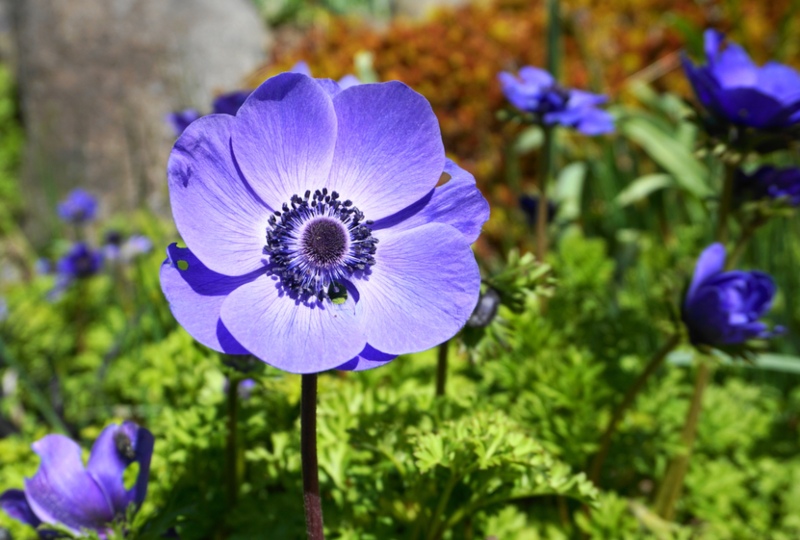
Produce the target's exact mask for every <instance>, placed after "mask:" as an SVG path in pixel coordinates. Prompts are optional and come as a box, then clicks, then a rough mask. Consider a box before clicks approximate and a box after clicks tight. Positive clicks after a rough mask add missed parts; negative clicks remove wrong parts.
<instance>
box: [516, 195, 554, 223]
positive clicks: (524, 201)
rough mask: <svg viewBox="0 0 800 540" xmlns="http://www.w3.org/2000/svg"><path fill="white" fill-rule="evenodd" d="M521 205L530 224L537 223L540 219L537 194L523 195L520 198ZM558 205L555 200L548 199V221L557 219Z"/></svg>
mask: <svg viewBox="0 0 800 540" xmlns="http://www.w3.org/2000/svg"><path fill="white" fill-rule="evenodd" d="M519 207H520V209H521V210H522V211H523V212H524V213H525V217H526V218H527V220H528V225H530V226H534V225H536V221H537V219H539V197H538V196H537V195H522V196H521V197H520V198H519ZM557 211H558V206H557V205H556V203H555V202H553V201H552V200H550V199H548V200H547V222H548V223H550V222H552V221H553V219H555V217H556V212H557Z"/></svg>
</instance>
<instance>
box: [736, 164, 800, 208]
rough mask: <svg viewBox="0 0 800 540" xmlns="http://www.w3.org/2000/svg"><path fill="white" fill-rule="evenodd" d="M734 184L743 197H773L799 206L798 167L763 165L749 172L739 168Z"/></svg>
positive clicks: (799, 178)
mask: <svg viewBox="0 0 800 540" xmlns="http://www.w3.org/2000/svg"><path fill="white" fill-rule="evenodd" d="M735 186H736V191H737V193H738V195H739V197H740V198H743V199H744V198H747V199H754V200H759V199H775V200H783V201H785V202H786V203H787V204H789V205H790V206H800V169H798V168H797V167H788V168H785V169H779V168H777V167H773V166H772V165H764V166H762V167H759V168H758V169H756V170H755V171H753V172H752V173H750V174H747V173H745V172H743V171H742V170H739V171H737V173H736V184H735Z"/></svg>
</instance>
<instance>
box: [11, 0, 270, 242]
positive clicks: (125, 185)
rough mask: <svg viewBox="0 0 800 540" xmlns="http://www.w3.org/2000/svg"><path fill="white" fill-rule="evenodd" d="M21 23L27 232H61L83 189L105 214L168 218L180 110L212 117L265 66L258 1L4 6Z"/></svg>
mask: <svg viewBox="0 0 800 540" xmlns="http://www.w3.org/2000/svg"><path fill="white" fill-rule="evenodd" d="M2 1H4V2H6V4H7V5H6V8H7V12H8V14H9V17H10V20H11V22H12V24H11V26H12V29H13V33H14V43H15V51H14V53H13V55H12V58H13V60H14V62H13V63H14V64H15V66H16V70H17V73H18V83H19V90H20V100H21V109H22V116H23V122H24V125H25V129H26V134H27V148H26V156H25V165H24V171H23V176H24V178H23V180H24V181H23V184H22V185H23V195H24V197H25V201H26V205H27V207H28V209H29V212H28V215H29V216H30V217H29V219H28V220H27V221H26V223H25V228H26V230H27V232H28V233H29V235H31V237H32V239H33V240H34V241H35V242H41V241H42V240H44V239H46V237H47V235H48V234H49V233H50V232H51V231H52V224H53V222H52V220H53V219H55V205H56V202H57V201H58V200H59V199H60V198H61V197H62V196H63V194H65V193H66V192H67V191H69V190H70V189H71V188H73V187H76V186H81V187H83V188H85V189H87V190H88V191H91V192H93V193H95V194H97V195H99V196H100V198H101V201H102V207H103V209H104V212H105V213H106V214H108V213H111V212H113V211H117V210H129V209H132V208H135V207H139V206H141V205H146V206H149V207H151V208H154V209H156V210H157V211H159V210H164V211H166V208H167V206H168V205H167V195H166V188H165V183H166V180H165V170H166V161H167V156H168V154H169V150H170V147H171V144H172V141H173V139H174V137H173V135H172V133H171V132H170V130H169V128H168V127H167V125H166V124H165V122H164V116H165V115H166V114H167V113H168V112H170V111H173V110H176V109H182V108H186V107H195V108H198V109H200V110H207V109H208V108H209V106H210V102H211V100H212V98H213V96H214V95H215V94H216V93H218V92H220V91H227V90H233V89H237V88H238V87H239V85H240V84H241V82H242V79H243V78H244V76H245V75H247V74H248V73H249V72H251V71H252V70H253V69H254V68H255V67H257V66H258V65H259V64H260V63H262V62H263V59H264V57H265V56H266V52H267V47H268V45H269V34H268V32H267V29H266V28H265V26H264V24H263V23H262V20H261V19H260V17H259V15H258V13H257V12H256V10H255V8H254V6H253V5H252V2H251V1H250V0H225V1H224V2H221V1H219V0H69V1H53V0H2Z"/></svg>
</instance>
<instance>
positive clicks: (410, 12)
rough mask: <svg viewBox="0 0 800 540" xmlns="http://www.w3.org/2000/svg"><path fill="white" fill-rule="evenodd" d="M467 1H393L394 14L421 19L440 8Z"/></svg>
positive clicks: (455, 5)
mask: <svg viewBox="0 0 800 540" xmlns="http://www.w3.org/2000/svg"><path fill="white" fill-rule="evenodd" d="M468 1H469V0H394V6H393V7H394V13H395V14H396V15H405V16H408V17H412V18H415V19H421V18H424V17H425V16H427V15H428V14H430V13H431V12H432V11H434V10H436V9H437V8H440V7H457V6H461V5H464V4H466V3H468Z"/></svg>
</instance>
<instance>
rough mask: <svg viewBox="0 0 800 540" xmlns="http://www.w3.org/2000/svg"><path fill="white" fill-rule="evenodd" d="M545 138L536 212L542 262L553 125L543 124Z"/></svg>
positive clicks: (538, 248)
mask: <svg viewBox="0 0 800 540" xmlns="http://www.w3.org/2000/svg"><path fill="white" fill-rule="evenodd" d="M542 128H543V129H544V140H543V142H542V150H541V152H540V153H539V174H538V181H539V203H538V207H537V214H536V258H537V259H538V260H539V261H540V262H541V261H544V258H545V256H546V255H547V184H548V182H549V180H550V177H551V176H552V168H553V133H554V128H553V127H552V126H542Z"/></svg>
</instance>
